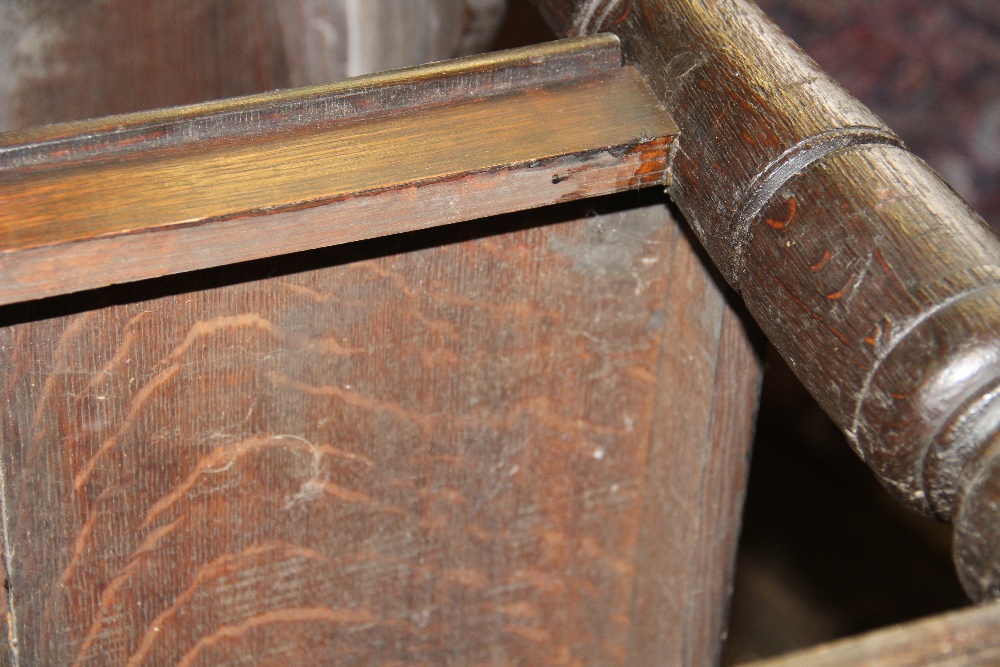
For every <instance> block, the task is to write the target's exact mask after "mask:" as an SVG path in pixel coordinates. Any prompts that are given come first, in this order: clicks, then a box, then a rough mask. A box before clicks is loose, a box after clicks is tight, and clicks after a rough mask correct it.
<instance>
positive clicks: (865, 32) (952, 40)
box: [757, 0, 1000, 231]
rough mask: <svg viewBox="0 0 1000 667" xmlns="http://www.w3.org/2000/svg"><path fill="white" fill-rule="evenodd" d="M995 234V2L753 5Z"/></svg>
mask: <svg viewBox="0 0 1000 667" xmlns="http://www.w3.org/2000/svg"><path fill="white" fill-rule="evenodd" d="M757 4H758V5H759V6H760V7H761V8H762V9H763V10H764V11H765V12H767V14H768V15H769V16H771V18H772V19H774V20H775V21H776V22H777V23H778V25H780V26H781V27H782V28H783V29H784V30H785V32H787V33H788V34H789V35H791V36H792V38H793V39H795V40H796V41H797V42H798V43H799V44H800V45H801V46H802V47H803V48H804V49H805V51H806V52H807V53H809V55H811V56H812V57H813V58H814V59H815V60H816V61H817V62H819V64H820V65H821V66H822V67H823V68H824V69H825V70H826V71H827V72H829V73H830V74H831V75H833V77H834V78H835V79H837V80H838V81H840V82H841V83H842V84H843V85H844V86H845V87H846V88H847V89H848V90H849V91H850V92H851V93H853V94H854V95H855V96H857V97H858V98H860V99H861V100H862V101H863V102H864V103H865V104H867V105H868V106H869V107H871V108H872V109H873V110H874V111H875V112H876V113H877V114H879V115H880V116H881V117H882V118H883V119H885V121H886V122H887V123H888V124H889V126H890V127H892V128H893V129H894V130H895V131H896V132H897V133H898V134H899V135H900V136H901V137H902V138H903V140H904V141H905V142H906V143H907V145H908V146H909V147H910V148H911V149H912V150H913V151H914V152H916V153H917V154H919V155H920V156H921V157H923V158H924V159H925V160H927V161H928V162H929V163H930V164H931V166H932V167H934V168H935V169H937V171H938V172H939V173H940V174H941V175H942V176H944V178H945V180H947V181H949V182H950V183H951V184H952V185H953V186H954V187H955V189H957V190H958V191H959V192H960V193H961V194H962V196H963V197H965V198H966V199H967V200H968V201H969V203H970V204H972V207H973V208H975V209H976V210H977V211H979V213H981V214H982V215H983V217H984V218H986V220H987V221H988V222H989V223H990V224H991V226H992V227H993V229H994V230H997V231H1000V2H998V0H758V3H757Z"/></svg>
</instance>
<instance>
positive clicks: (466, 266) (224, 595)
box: [0, 194, 758, 665]
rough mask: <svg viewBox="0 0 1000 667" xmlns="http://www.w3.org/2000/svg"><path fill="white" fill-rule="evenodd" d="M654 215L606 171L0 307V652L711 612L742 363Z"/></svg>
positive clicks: (229, 643) (592, 650) (540, 651)
mask: <svg viewBox="0 0 1000 667" xmlns="http://www.w3.org/2000/svg"><path fill="white" fill-rule="evenodd" d="M523 215H525V214H521V216H523ZM553 218H554V220H555V221H556V222H553ZM543 221H549V222H553V224H545V225H542V226H538V224H539V223H541V222H543ZM678 235H679V228H678V226H677V225H676V223H675V222H674V221H673V220H671V218H670V217H669V214H668V213H667V212H666V209H665V207H664V205H663V203H662V202H659V201H657V199H656V198H655V197H653V198H650V196H649V195H648V194H647V195H640V194H626V195H619V196H618V198H617V199H613V200H608V201H601V200H598V201H595V202H586V203H582V204H578V205H574V206H573V207H571V208H565V207H564V208H562V209H558V210H556V211H551V210H547V211H539V212H538V213H536V214H535V215H534V217H533V218H528V219H525V218H523V217H509V218H502V219H497V220H491V221H482V222H479V223H475V224H472V223H466V224H465V225H459V226H452V227H443V228H438V229H436V230H427V231H425V232H421V233H418V234H417V235H416V236H414V235H409V236H406V235H404V236H395V237H391V239H387V240H385V241H370V242H367V243H366V244H362V245H357V244H353V245H348V246H340V247H339V249H338V248H333V249H329V250H325V251H317V253H318V254H317V253H314V254H313V255H312V256H311V257H312V259H308V260H306V259H303V258H299V259H297V260H296V259H295V258H293V257H289V258H288V259H287V260H286V261H285V266H288V267H294V266H296V265H297V264H298V265H301V264H302V263H303V262H306V261H308V262H311V263H312V264H314V265H315V268H312V269H308V270H299V271H295V270H293V271H291V272H290V273H288V274H286V275H281V276H278V277H272V278H261V277H259V276H257V277H255V278H254V279H253V280H249V281H246V280H247V278H249V277H253V270H252V271H251V273H250V275H247V274H242V275H241V276H240V277H239V281H238V282H235V283H231V284H222V285H219V286H216V287H209V288H205V289H191V288H190V286H191V285H192V283H194V284H197V281H198V279H199V278H198V277H199V275H201V274H199V273H193V274H187V275H186V276H179V277H177V278H175V279H172V280H173V281H175V282H174V284H175V285H176V287H169V285H168V286H167V287H156V284H155V282H154V283H152V284H146V285H145V286H143V285H139V286H136V288H134V289H135V290H136V291H137V293H138V294H142V293H148V292H149V291H151V290H152V289H155V290H157V291H161V292H164V293H165V294H164V296H161V297H158V298H155V299H152V300H141V299H140V300H134V299H130V298H123V295H124V294H126V292H122V291H121V290H119V292H120V294H119V295H118V296H117V297H115V296H113V295H112V296H110V297H102V296H101V293H100V292H95V293H87V294H84V295H82V296H81V297H78V298H75V299H68V298H67V299H62V300H60V301H57V302H55V303H54V304H53V303H51V302H49V303H50V305H49V307H48V310H46V311H38V310H37V309H36V308H33V307H31V304H22V305H19V306H16V307H8V308H7V309H6V310H4V311H0V316H2V317H4V318H5V320H6V324H7V326H5V327H4V328H2V329H0V369H2V376H3V377H4V378H5V382H4V389H5V391H4V393H3V395H2V399H0V400H2V402H3V411H4V414H6V415H10V418H9V419H5V420H4V422H3V431H2V442H3V444H4V447H3V455H4V460H5V471H6V477H5V487H6V490H7V502H8V503H9V507H10V514H9V519H8V520H9V532H10V535H11V546H10V549H9V551H8V558H9V562H10V564H11V569H10V576H11V581H12V587H11V590H12V594H13V604H14V606H15V608H16V609H17V627H16V629H15V632H16V636H17V637H18V650H19V652H20V658H21V664H38V665H46V664H80V665H87V664H107V663H108V662H112V663H115V664H131V665H143V664H149V665H159V664H185V665H186V664H243V663H242V662H241V661H249V660H251V658H252V660H253V661H257V662H267V661H284V662H293V663H299V664H306V663H310V662H313V663H315V662H323V661H325V660H329V659H330V657H331V656H336V659H337V662H338V664H398V663H399V662H406V663H410V664H420V663H423V662H428V663H440V662H453V663H461V664H494V665H500V664H518V663H525V662H526V663H529V664H577V663H586V664H595V665H623V664H629V660H646V659H653V657H654V655H653V654H645V655H643V654H642V653H641V651H643V650H644V648H645V646H644V645H643V644H633V643H632V639H631V638H632V637H633V627H634V626H635V624H637V623H638V622H640V621H641V622H642V623H650V622H651V621H652V619H651V618H650V617H651V616H656V617H657V618H656V620H655V622H656V624H658V625H660V626H663V627H687V628H691V630H688V629H685V630H684V631H683V632H682V633H680V634H681V635H682V637H681V639H682V644H683V643H684V642H686V641H687V637H688V636H689V635H691V634H693V632H694V627H693V626H694V625H697V623H696V622H694V621H693V619H694V618H695V617H701V616H705V615H707V616H710V617H715V618H719V617H720V614H721V613H722V612H721V610H722V609H724V599H725V590H724V589H725V586H726V583H725V572H724V570H726V569H727V568H726V567H725V564H723V566H721V567H717V566H716V565H715V564H714V563H713V559H716V558H719V559H721V560H723V561H727V560H728V559H729V558H731V554H732V551H731V546H732V545H731V540H730V537H727V536H731V535H732V534H733V532H734V531H735V528H734V516H733V514H731V513H730V512H729V511H728V509H729V506H730V505H731V504H732V503H733V502H734V500H736V499H738V498H739V497H740V495H741V493H742V480H743V475H744V473H745V460H746V449H745V448H746V446H747V444H748V443H747V440H748V437H749V430H748V429H747V428H746V426H747V423H748V420H749V419H751V417H752V413H753V403H754V401H753V396H754V394H753V391H752V390H751V389H752V388H753V386H754V385H755V382H756V378H757V377H758V376H757V374H756V366H754V365H752V364H751V366H750V368H747V362H746V361H744V359H751V360H752V359H753V358H754V357H753V355H752V354H751V353H749V352H748V351H747V350H746V349H745V347H744V346H745V343H744V342H743V341H744V340H745V339H744V338H742V337H741V336H742V333H740V331H739V326H738V325H736V326H735V327H734V321H733V320H732V316H731V315H727V312H728V311H727V309H726V307H725V306H724V303H723V302H722V300H721V298H720V296H719V295H718V292H717V288H716V287H715V286H714V284H713V282H712V278H711V276H710V275H709V274H708V273H707V272H705V270H704V269H703V267H702V266H701V264H700V263H699V261H698V259H697V256H696V253H695V251H694V249H693V248H692V246H691V245H690V243H689V242H688V241H686V240H685V239H683V238H681V237H679V236H678ZM255 271H258V272H264V273H268V272H273V271H274V267H273V265H268V264H266V263H265V264H262V265H261V266H260V267H259V268H257V269H255ZM220 275H222V276H224V274H220ZM218 279H219V278H218V277H216V279H215V280H218ZM201 280H202V281H204V278H202V279H201ZM682 284H683V285H685V287H684V288H683V289H681V288H680V285H682ZM88 295H89V296H88ZM81 299H82V300H81ZM88 299H94V301H93V302H91V301H89V300H88ZM109 299H110V302H111V303H110V305H101V304H102V302H103V303H104V304H107V303H108V300H109ZM60 304H61V305H60ZM705 304H710V305H711V306H712V309H713V310H712V312H711V314H708V313H703V312H701V306H703V305H705ZM60 310H62V312H60ZM67 310H68V311H69V312H67ZM38 314H42V315H43V317H42V318H41V319H38ZM692 317H694V320H693V321H691V319H690V318H692ZM692 350H700V351H701V352H700V353H698V354H695V355H692ZM677 369H682V370H683V371H684V372H685V373H686V377H689V378H695V377H696V378H699V379H700V380H701V381H702V383H699V385H698V387H699V392H701V393H700V395H702V398H704V399H705V400H704V401H703V402H702V401H693V400H691V398H690V397H689V396H688V395H686V393H685V392H683V391H679V390H678V387H677V385H676V381H675V380H674V379H673V375H672V373H673V371H675V370H677ZM732 370H740V371H742V372H741V373H740V375H738V376H735V377H734V376H733V375H732V374H731V373H730V371H732ZM747 383H749V386H747ZM658 386H660V387H664V389H662V390H660V391H658V390H657V389H656V388H657V387H658ZM654 422H655V428H654ZM674 425H676V428H673V426H674ZM723 452H725V453H726V454H725V455H721V454H722V453H723ZM703 465H704V466H707V467H706V468H705V472H701V469H700V468H699V467H698V466H703ZM684 471H686V472H684ZM713 471H720V472H713ZM664 475H666V476H667V477H668V478H669V479H668V482H669V483H668V484H667V485H664V484H661V483H660V479H661V478H662V477H663V476H664ZM670 484H674V486H673V487H671V486H670ZM692 489H697V493H698V494H701V497H703V498H704V499H705V505H706V506H707V508H708V510H707V513H706V514H705V515H704V516H702V515H701V514H700V512H701V511H702V509H703V508H702V505H701V504H699V503H697V502H695V501H694V499H693V498H689V497H688V495H687V494H688V492H689V491H691V490H692ZM648 493H653V494H654V495H653V496H651V497H648V496H647V494H648ZM663 494H666V495H667V496H668V497H676V498H677V499H678V500H679V501H680V504H676V505H674V506H673V507H672V508H664V509H659V508H657V504H656V501H655V498H656V497H663ZM674 494H676V496H674ZM39 499H44V501H43V502H44V505H45V507H46V511H45V512H38V511H33V510H32V508H37V507H38V506H39V505H38V504H39V502H40V500H39ZM643 507H646V511H645V512H644V511H643ZM692 513H695V514H697V515H698V518H697V519H692ZM661 520H666V521H667V522H668V523H669V525H670V526H672V528H670V529H668V531H667V534H666V535H664V534H663V526H662V524H661ZM693 526H697V528H696V529H695V530H692V527H693ZM677 535H683V536H685V537H684V538H683V539H679V540H678V539H675V537H676V536H677ZM720 543H721V546H722V547H723V550H722V551H719V550H718V547H719V546H720ZM727 549H728V551H727ZM679 573H684V574H679ZM689 576H690V577H693V578H694V580H696V581H699V582H702V585H699V586H697V587H691V588H689V587H688V584H687V583H686V582H685V578H686V577H689ZM640 580H641V581H648V580H656V581H669V580H674V582H675V583H676V584H677V585H679V586H680V591H679V592H678V593H677V594H678V595H681V596H682V597H684V599H685V600H686V601H685V602H683V603H681V604H674V605H663V606H660V607H658V608H653V607H647V608H646V609H644V610H641V611H640V610H637V609H635V608H634V607H633V600H634V599H635V595H636V593H637V588H636V585H637V582H638V581H640ZM682 591H686V592H682ZM720 598H721V599H720ZM684 619H688V620H684ZM636 649H638V650H639V651H640V652H639V653H635V652H633V653H632V654H631V656H632V657H631V658H630V657H629V656H630V651H635V650H636ZM715 649H716V647H715V646H712V647H710V649H709V652H708V653H707V654H706V655H704V656H701V655H698V653H699V651H700V650H701V649H700V648H699V647H686V648H685V649H684V650H685V651H687V654H688V655H689V656H691V657H692V662H693V663H697V662H702V663H705V664H707V663H708V662H709V661H710V660H711V657H710V656H711V655H713V654H714V650H715Z"/></svg>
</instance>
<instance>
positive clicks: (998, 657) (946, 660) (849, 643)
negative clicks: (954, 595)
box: [744, 602, 1000, 667]
mask: <svg viewBox="0 0 1000 667" xmlns="http://www.w3.org/2000/svg"><path fill="white" fill-rule="evenodd" d="M998 626H1000V604H998V603H996V602H993V603H990V604H986V605H983V606H980V607H971V608H969V609H963V610H962V611H956V612H952V613H948V614H942V615H940V616H932V617H930V618H926V619H922V620H919V621H915V622H913V623H907V624H905V625H900V626H895V627H891V628H886V629H884V630H878V631H876V632H871V633H868V634H866V635H861V636H859V637H851V638H848V639H844V640H841V641H837V642H833V643H830V644H824V645H821V646H817V647H815V648H811V649H806V650H804V651H797V652H795V653H790V654H788V655H784V656H781V657H779V658H773V659H769V660H759V661H755V662H750V663H746V664H745V665H744V667H989V666H991V665H996V664H998V663H1000V634H997V627H998Z"/></svg>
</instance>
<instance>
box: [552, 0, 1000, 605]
mask: <svg viewBox="0 0 1000 667" xmlns="http://www.w3.org/2000/svg"><path fill="white" fill-rule="evenodd" d="M538 5H539V7H540V8H541V9H542V11H543V13H544V14H545V15H546V17H547V18H548V20H549V22H550V23H551V24H552V25H553V26H554V27H555V28H556V29H557V30H558V31H559V32H561V33H563V34H566V35H577V34H585V33H596V32H601V31H610V32H614V33H615V34H617V35H618V36H619V37H620V38H621V39H622V42H623V47H624V51H625V57H626V61H627V62H629V63H631V64H634V65H636V66H637V67H638V68H639V70H640V71H641V73H642V74H643V75H644V77H645V78H646V79H647V81H648V82H649V84H650V85H651V87H652V88H653V89H654V91H656V92H657V93H658V95H659V96H660V99H661V100H662V102H663V103H664V105H665V107H666V108H667V110H668V111H669V113H671V114H672V115H673V117H674V119H675V120H676V122H677V124H678V127H679V129H680V135H679V137H678V139H677V141H675V143H674V152H673V158H672V161H671V163H670V164H669V166H668V171H669V176H670V178H671V184H670V187H669V189H668V192H669V193H670V195H671V197H672V198H673V199H674V200H675V201H676V203H677V205H678V207H679V208H680V209H681V211H682V212H683V213H684V215H685V216H686V218H687V220H688V222H689V223H690V224H691V226H692V227H693V228H694V230H695V233H696V234H697V235H698V238H699V239H700V240H701V241H702V243H703V244H704V245H705V247H706V248H707V249H708V252H709V254H710V255H711V256H712V258H713V259H714V261H715V262H716V264H717V266H718V267H719V269H720V270H721V271H722V273H723V274H724V275H725V276H726V279H727V280H728V281H729V282H730V284H732V285H733V286H734V287H735V288H736V289H738V290H739V291H740V293H741V294H742V296H743V298H744V299H745V300H746V303H747V306H748V308H749V309H750V311H751V313H753V315H754V317H755V318H756V319H757V321H758V322H759V323H760V325H761V328H762V329H763V330H764V332H765V333H766V334H767V335H768V337H769V338H770V339H771V341H772V342H773V343H774V345H775V347H777V348H778V350H779V351H780V352H781V353H782V355H783V356H784V357H785V359H786V360H787V361H788V363H789V365H790V366H791V367H792V369H793V370H794V371H795V372H796V374H797V375H798V376H799V378H800V379H801V380H802V382H803V383H804V384H805V386H806V387H807V388H808V389H809V390H810V392H811V393H812V394H813V395H814V396H815V397H816V399H817V400H818V401H819V403H820V405H822V406H823V407H824V409H825V410H826V411H827V413H828V414H829V415H830V416H831V417H832V418H833V419H834V421H836V422H837V423H838V424H839V425H840V427H841V428H842V429H843V431H844V432H845V433H846V434H847V437H848V439H849V440H850V442H851V443H852V445H853V447H854V448H855V451H856V452H857V453H858V455H859V456H861V458H863V459H864V460H865V461H866V462H867V463H868V465H869V466H870V467H871V468H872V470H873V471H874V472H875V474H876V475H877V476H878V478H879V479H880V480H881V482H882V483H883V484H884V485H885V486H886V487H887V488H888V489H889V490H890V491H892V492H893V493H894V494H895V495H896V496H897V497H898V498H899V499H900V500H901V501H903V502H904V503H906V504H908V505H909V506H910V507H913V508H914V509H916V510H918V511H921V512H924V513H927V514H933V515H935V516H937V517H939V518H940V519H943V520H953V521H956V523H957V529H956V531H957V532H956V535H957V540H956V546H955V560H956V565H957V568H958V572H959V576H960V578H961V580H962V583H963V585H964V587H965V589H966V591H967V592H968V593H969V595H970V596H972V597H973V598H977V599H980V598H987V597H995V596H997V595H1000V463H998V456H1000V436H998V434H1000V335H998V332H1000V242H998V240H997V238H996V237H995V236H994V235H993V234H992V233H991V232H990V230H989V229H988V228H987V226H986V225H985V224H984V223H983V222H982V220H981V219H980V218H979V216H977V215H976V214H975V213H974V212H973V211H972V210H970V209H969V207H968V206H967V205H966V204H965V202H963V201H962V200H961V199H960V198H959V197H958V196H957V195H956V194H955V192H954V191H953V190H952V189H951V188H950V187H949V186H948V185H947V184H946V183H944V182H943V181H942V180H941V179H940V178H939V177H938V176H937V175H936V174H935V173H934V172H933V171H932V170H931V169H930V168H929V167H928V166H927V165H926V164H925V163H924V162H922V161H921V160H920V159H919V158H917V157H916V156H914V155H913V154H912V153H910V152H908V151H907V150H906V149H905V148H904V147H903V146H902V144H901V142H900V140H899V139H898V138H897V137H896V136H895V135H894V134H893V133H892V132H891V131H890V130H889V129H888V128H886V127H885V126H884V125H883V124H882V123H881V121H880V120H879V119H878V118H876V117H875V116H874V114H872V113H871V112H870V111H868V110H867V109H866V108H865V107H864V106H863V105H862V104H861V103H859V102H858V101H857V100H855V99H853V98H852V97H850V96H849V95H848V94H847V93H846V92H845V91H844V90H843V89H842V88H841V87H840V86H839V85H837V84H836V83H835V82H834V81H832V80H831V79H830V78H829V77H828V76H826V75H825V74H824V73H823V72H822V71H820V69H819V68H818V67H817V65H816V64H815V63H814V62H812V61H811V60H810V59H809V58H808V57H807V56H806V55H805V54H803V53H802V51H801V50H799V49H798V48H797V47H796V46H795V45H794V44H793V43H792V42H791V41H790V40H789V39H788V38H787V37H785V36H784V35H783V34H782V33H781V32H780V31H779V30H778V29H777V28H776V27H775V26H774V25H773V24H772V23H771V22H770V21H769V20H768V19H767V18H766V17H765V16H764V15H763V13H761V11H760V10H759V9H757V8H756V7H755V6H754V5H753V4H752V3H750V2H747V1H746V0H590V1H587V2H574V1H572V0H538Z"/></svg>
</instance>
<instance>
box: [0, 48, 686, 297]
mask: <svg viewBox="0 0 1000 667" xmlns="http://www.w3.org/2000/svg"><path fill="white" fill-rule="evenodd" d="M619 64H620V52H619V51H618V43H617V40H616V39H615V38H614V37H598V38H586V39H578V40H567V41H565V42H561V43H553V44H548V45H542V46H538V47H529V48H525V49H515V50H513V51H509V52H501V53H497V54H490V55H487V56H478V57H470V58H466V59H460V60H458V61H449V62H445V63H439V64H435V65H429V66H424V67H418V68H412V69H406V70H400V71H397V72H390V73H384V74H379V75H373V76H369V77H361V78H357V79H352V80H350V81H348V82H345V83H342V84H332V85H327V86H322V87H316V88H307V89H302V90H295V91H288V92H282V93H277V94H268V95H260V96H255V97H252V98H247V99H237V100H231V101H226V102H220V103H211V104H205V105H199V106H196V107H193V108H181V109H174V110H167V111H160V112H152V113H141V114H135V115H131V116H118V117H111V118H107V119H101V120H98V121H89V122H83V123H71V124H69V125H66V126H51V127H47V128H40V129H36V130H29V131H24V132H19V133H13V134H10V135H5V136H4V135H0V275H2V276H3V280H2V281H0V283H2V286H0V303H11V302H15V301H20V300H25V299H31V298H39V297H44V296H52V295H55V294H63V293H67V292H72V291H77V290H80V289H87V288H93V287H100V286H104V285H108V284H113V283H119V282H125V281H130V280H140V279H144V278H150V277H156V276H162V275H166V274H170V273H177V272H180V271H187V270H192V269H199V268H207V267H211V266H218V265H221V264H231V263H234V262H238V261H245V260H249V259H258V258H261V257H269V256H273V255H276V254H281V253H287V252H295V251H299V250H308V249H312V248H316V247H322V246H325V245H331V244H335V243H345V242H349V241H355V240H359V239H365V238H372V237H375V236H381V235H385V234H391V233H398V232H401V231H408V230H412V229H419V228H424V227H429V226H435V225H441V224H447V223H452V222H457V221H461V220H469V219H474V218H478V217H483V216H487V215H493V214H497V213H504V212H508V211H512V210H521V209H525V208H532V207H535V206H540V205H545V204H551V203H554V202H557V201H569V200H572V199H575V198H580V197H587V196H593V195H598V194H606V193H609V192H616V191H621V190H625V189H629V188H635V187H640V186H643V185H647V184H654V183H660V182H662V180H663V174H664V168H665V164H666V151H667V147H668V146H669V140H670V135H671V133H672V132H673V130H674V127H673V124H672V122H671V121H670V119H669V118H668V117H667V116H666V115H665V114H664V113H663V111H662V109H660V108H659V106H658V105H657V103H656V101H655V99H654V98H653V97H652V95H651V94H650V93H649V91H648V89H647V88H646V87H645V85H644V84H643V83H642V81H641V80H640V79H639V78H638V76H637V75H636V74H635V71H634V70H632V69H631V68H621V67H620V66H619ZM474 92H475V93H476V94H474ZM580 117H586V118H589V119H590V122H588V123H587V124H584V125H582V126H581V125H579V124H578V123H577V122H576V120H577V119H578V118H580ZM456 146H460V147H461V150H456ZM262 239H266V242H262Z"/></svg>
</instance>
